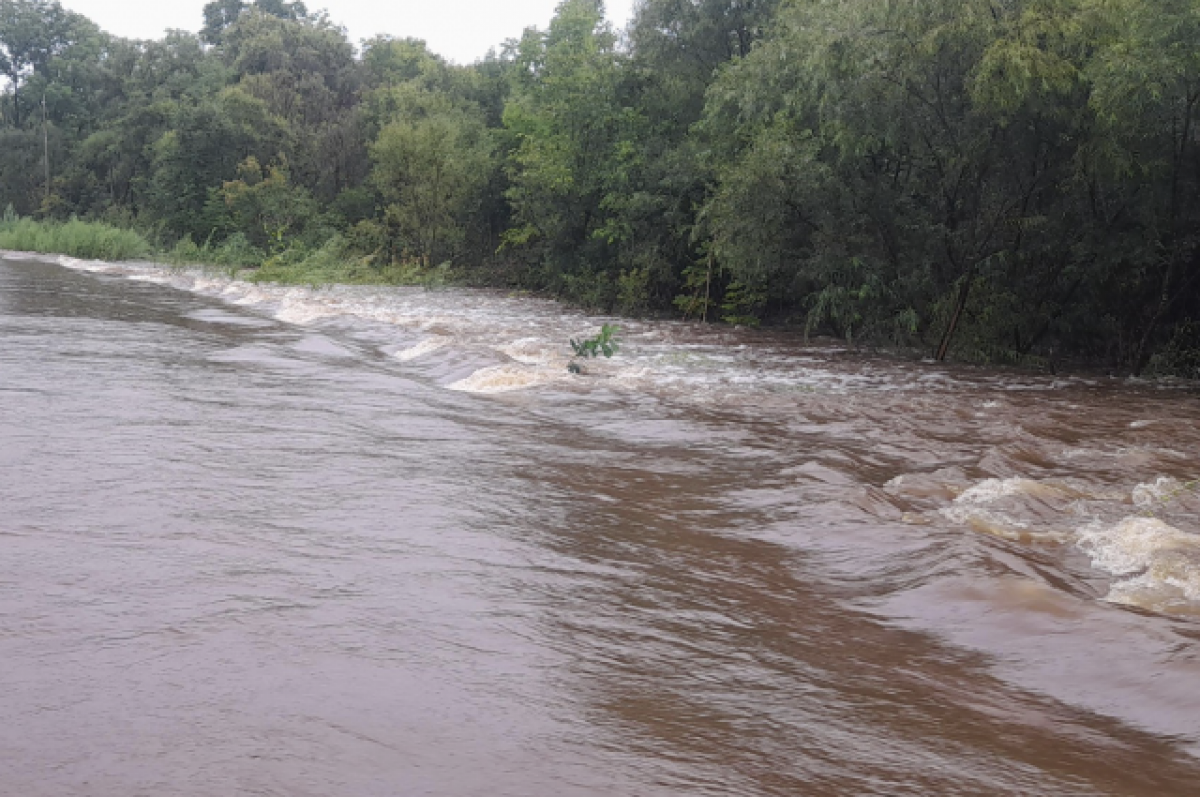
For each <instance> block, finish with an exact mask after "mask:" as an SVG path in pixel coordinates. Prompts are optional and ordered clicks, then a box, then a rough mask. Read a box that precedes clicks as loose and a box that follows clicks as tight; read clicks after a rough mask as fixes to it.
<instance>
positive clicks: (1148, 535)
mask: <svg viewBox="0 0 1200 797" xmlns="http://www.w3.org/2000/svg"><path fill="white" fill-rule="evenodd" d="M1079 546H1080V548H1082V549H1083V550H1084V551H1086V552H1087V553H1088V555H1089V556H1090V557H1091V560H1092V564H1093V565H1094V566H1095V567H1096V568H1098V569H1100V570H1103V571H1105V572H1107V573H1109V574H1111V575H1113V576H1117V577H1118V578H1119V579H1120V580H1118V581H1117V582H1116V583H1115V584H1113V585H1112V587H1111V588H1110V590H1109V593H1108V596H1107V600H1110V601H1112V602H1114V603H1125V604H1132V605H1137V606H1142V607H1144V608H1148V609H1161V608H1163V607H1164V606H1165V605H1168V604H1170V603H1172V602H1175V601H1179V600H1181V599H1182V600H1185V601H1200V535H1197V534H1189V533H1188V532H1185V531H1181V530H1180V529H1177V528H1175V527H1174V526H1170V525H1168V524H1167V523H1164V522H1163V521H1161V520H1159V519H1158V518H1154V517H1127V518H1125V519H1124V520H1122V521H1121V522H1119V523H1116V524H1112V525H1108V524H1104V523H1102V522H1100V521H1094V522H1092V523H1090V524H1088V525H1087V526H1085V527H1084V528H1082V529H1080V532H1079ZM1122 577H1131V578H1122Z"/></svg>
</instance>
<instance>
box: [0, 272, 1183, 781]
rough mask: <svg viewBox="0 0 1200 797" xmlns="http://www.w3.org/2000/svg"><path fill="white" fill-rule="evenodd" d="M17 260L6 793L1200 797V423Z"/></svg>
mask: <svg viewBox="0 0 1200 797" xmlns="http://www.w3.org/2000/svg"><path fill="white" fill-rule="evenodd" d="M50 260H51V259H42V260H32V259H28V258H25V259H10V260H0V794H5V795H7V794H12V795H23V796H24V797H37V796H39V795H47V796H49V795H53V796H54V797H64V796H66V795H121V796H122V797H128V796H129V795H167V794H169V795H181V796H185V797H191V796H193V795H194V796H196V797H199V796H200V795H205V796H208V795H213V796H214V797H215V796H216V795H233V794H239V795H240V794H246V795H287V796H288V797H299V796H302V795H313V796H314V797H316V796H317V795H355V796H356V797H366V796H368V795H418V794H419V795H489V796H491V795H514V797H515V796H518V795H519V796H529V795H532V796H540V795H547V796H555V797H557V796H558V795H647V796H650V795H825V794H829V795H841V794H847V795H849V794H853V795H859V794H881V795H884V794H886V795H895V794H947V795H949V794H964V795H966V794H971V795H975V794H979V795H1001V794H1014V795H1016V794H1020V795H1030V794H1038V795H1043V794H1044V795H1052V794H1062V795H1080V794H1088V795H1091V794H1113V795H1140V794H1145V795H1173V794H1178V795H1190V794H1196V793H1197V789H1198V788H1200V787H1198V785H1197V784H1200V757H1198V755H1200V660H1198V658H1197V652H1198V650H1200V491H1198V490H1197V489H1196V485H1195V483H1194V482H1195V480H1196V479H1197V478H1198V477H1200V402H1198V400H1197V395H1196V393H1195V392H1192V391H1190V390H1189V389H1188V388H1186V387H1179V386H1175V387H1171V386H1163V385H1156V384H1152V383H1137V382H1128V381H1120V380H1111V379H1094V378H1059V379H1055V378H1049V377H1046V378H1043V377H1038V376H1033V375H1029V374H1019V373H1007V372H998V371H987V370H980V369H948V368H941V367H936V366H934V365H932V364H928V363H905V362H899V361H895V360H887V359H881V358H873V357H870V356H867V355H864V354H861V353H855V352H848V351H844V350H841V349H838V348H834V347H830V346H811V347H805V346H802V345H800V344H799V342H797V341H795V340H794V339H792V338H788V337H785V336H775V335H771V334H767V333H756V332H752V331H736V330H734V331H730V330H711V329H708V330H706V329H699V328H696V327H693V326H688V325H684V324H672V323H664V322H622V323H623V325H624V341H625V347H624V349H623V350H622V352H621V354H620V356H618V357H617V358H615V359H614V360H612V361H611V362H603V363H597V364H589V366H588V373H587V374H586V375H584V376H581V377H572V376H570V375H568V374H567V373H566V369H565V363H566V355H567V353H568V352H567V351H566V340H567V338H568V337H571V336H576V337H578V336H580V335H584V334H588V333H589V332H590V331H591V330H593V329H594V328H595V327H596V326H597V325H598V324H600V323H601V322H602V321H603V320H605V319H598V318H589V317H586V316H583V315H579V314H577V313H574V312H572V311H568V310H565V309H563V308H561V307H559V306H557V305H554V304H552V303H549V302H543V301H540V300H533V299H528V298H519V297H505V296H502V295H498V294H492V293H487V292H477V291H437V292H429V291H422V290H416V289H379V288H338V289H328V290H312V289H300V288H286V289H285V288H274V287H269V286H267V287H264V286H254V285H248V284H246V283H241V282H237V281H234V280H230V279H228V278H225V277H220V276H213V275H207V276H206V275H201V274H186V273H176V272H170V271H167V270H163V269H159V268H156V267H153V266H149V265H137V264H115V265H110V264H98V263H79V262H77V261H71V260H68V259H56V260H55V261H54V262H49V261H50Z"/></svg>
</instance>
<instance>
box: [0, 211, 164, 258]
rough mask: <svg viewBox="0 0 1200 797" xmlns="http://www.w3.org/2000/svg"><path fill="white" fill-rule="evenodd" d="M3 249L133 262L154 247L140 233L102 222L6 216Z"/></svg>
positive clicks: (0, 238) (1, 227)
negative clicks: (37, 219)
mask: <svg viewBox="0 0 1200 797" xmlns="http://www.w3.org/2000/svg"><path fill="white" fill-rule="evenodd" d="M0 249H9V250H14V251H19V252H38V253H41V254H56V255H70V256H71V257H78V258H83V259H86V260H132V259H134V258H139V257H145V256H146V255H148V254H149V253H150V244H149V243H148V242H147V241H146V239H145V238H143V237H142V236H141V234H140V233H137V232H135V231H133V230H123V229H121V228H119V227H113V226H112V225H110V224H104V223H102V222H94V221H80V220H79V219H74V218H73V219H71V220H70V221H66V222H57V221H35V220H34V219H28V218H19V217H17V216H15V215H13V214H11V213H5V214H4V216H3V217H0Z"/></svg>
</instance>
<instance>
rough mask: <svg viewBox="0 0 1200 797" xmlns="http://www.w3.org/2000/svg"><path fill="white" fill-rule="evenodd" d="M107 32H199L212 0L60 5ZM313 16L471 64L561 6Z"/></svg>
mask: <svg viewBox="0 0 1200 797" xmlns="http://www.w3.org/2000/svg"><path fill="white" fill-rule="evenodd" d="M61 2H62V4H63V6H65V7H66V8H69V9H71V10H72V11H77V12H79V13H80V14H83V15H84V16H86V17H88V18H90V19H91V20H92V21H93V22H95V23H96V24H97V25H99V26H100V27H101V28H103V29H104V30H106V31H108V32H109V33H113V34H116V35H117V36H124V37H126V38H131V39H157V38H160V37H161V36H162V34H163V31H165V30H167V29H168V28H179V29H181V30H190V31H198V30H199V29H200V27H201V25H202V23H203V18H204V14H203V8H204V5H205V3H206V2H207V0H61ZM633 4H634V0H607V8H608V18H609V19H610V20H612V21H613V23H614V24H615V25H616V26H617V27H618V28H621V27H624V26H625V23H626V22H627V21H628V20H629V17H630V15H631V14H632V13H633ZM305 5H307V6H308V9H309V11H315V10H318V9H321V8H326V9H327V10H328V11H329V16H330V18H332V19H333V21H334V22H335V23H337V24H339V25H344V26H345V27H346V29H347V30H348V31H349V34H350V40H351V41H353V42H355V43H357V42H358V41H359V40H360V39H368V38H370V37H372V36H374V35H376V34H378V33H388V34H391V35H393V36H399V37H404V36H412V37H415V38H418V39H424V40H425V41H427V42H429V47H430V49H431V50H433V51H434V52H435V53H438V54H439V55H443V56H445V57H447V58H449V59H450V60H452V61H457V62H458V63H462V64H469V63H471V62H472V61H475V60H476V59H478V58H482V57H483V56H484V55H485V54H486V53H487V51H488V48H490V47H496V48H497V49H499V46H500V44H501V43H502V42H503V41H504V40H505V39H510V38H516V37H518V36H520V35H521V32H522V31H524V30H525V28H528V27H531V26H533V27H538V28H545V27H546V26H547V25H548V24H549V23H550V18H551V17H552V16H553V15H554V8H555V6H557V5H558V0H305Z"/></svg>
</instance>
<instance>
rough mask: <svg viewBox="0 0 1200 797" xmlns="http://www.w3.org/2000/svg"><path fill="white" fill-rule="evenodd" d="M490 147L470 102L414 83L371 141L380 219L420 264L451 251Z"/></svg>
mask: <svg viewBox="0 0 1200 797" xmlns="http://www.w3.org/2000/svg"><path fill="white" fill-rule="evenodd" d="M397 94H399V92H397ZM395 99H397V100H398V101H399V99H400V98H399V97H395ZM492 152H493V143H492V138H491V136H490V135H489V133H488V131H487V129H486V128H485V126H484V123H483V117H482V113H481V112H479V110H478V109H477V108H472V107H470V106H469V105H464V104H455V103H453V102H452V101H450V100H449V99H448V98H447V97H445V96H443V95H438V94H429V93H427V92H423V91H421V90H420V89H418V88H416V87H415V86H413V87H410V88H409V90H408V97H407V100H406V101H404V102H402V103H401V108H399V109H397V111H396V113H395V114H394V118H393V121H391V122H389V123H387V124H386V125H385V126H384V127H383V129H382V130H381V131H380V133H379V137H378V138H377V139H376V140H375V142H374V143H373V144H372V145H371V159H372V161H373V162H374V169H373V171H372V175H371V177H372V182H373V183H374V185H375V187H376V188H377V190H378V191H379V193H380V194H381V195H382V196H383V198H384V200H385V202H386V203H387V206H386V211H385V213H386V216H387V221H388V222H389V224H390V226H391V227H392V228H393V229H395V230H396V231H397V232H398V233H399V235H400V238H401V241H402V242H403V243H404V248H405V249H406V250H407V251H408V252H409V253H410V254H411V256H413V257H415V258H416V259H418V260H419V261H420V262H421V263H422V264H423V265H425V266H427V267H428V266H429V265H433V264H437V263H439V262H441V261H442V260H443V259H448V258H450V257H452V256H453V255H454V254H455V252H456V249H457V247H458V246H460V245H461V244H462V243H463V242H464V240H465V239H466V231H467V228H468V225H469V223H470V217H471V216H472V214H474V213H475V212H477V211H478V209H479V205H480V202H481V198H482V194H483V191H484V189H485V187H486V186H487V184H488V182H489V179H490V177H491V173H492V171H493V170H494V168H495V163H494V160H493V157H492Z"/></svg>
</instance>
